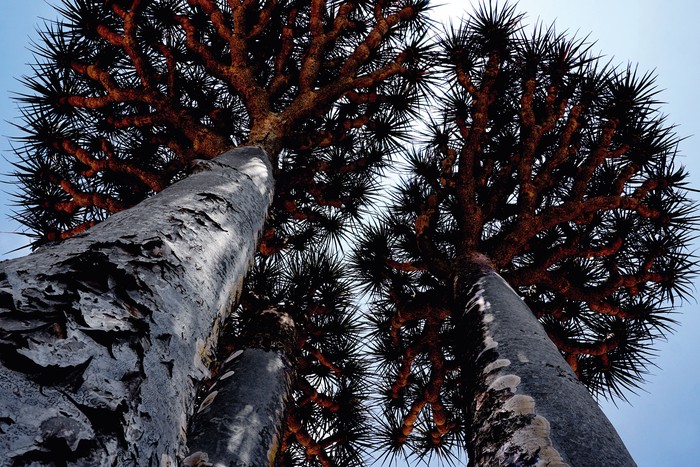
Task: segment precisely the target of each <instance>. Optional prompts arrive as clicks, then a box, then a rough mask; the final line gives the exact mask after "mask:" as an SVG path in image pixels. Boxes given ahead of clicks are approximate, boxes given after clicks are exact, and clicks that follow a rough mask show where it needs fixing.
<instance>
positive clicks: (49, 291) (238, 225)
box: [0, 148, 273, 466]
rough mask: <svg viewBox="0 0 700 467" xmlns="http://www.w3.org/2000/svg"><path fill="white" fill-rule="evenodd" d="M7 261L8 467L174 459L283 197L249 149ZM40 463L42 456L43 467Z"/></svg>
mask: <svg viewBox="0 0 700 467" xmlns="http://www.w3.org/2000/svg"><path fill="white" fill-rule="evenodd" d="M200 168H201V170H199V171H198V172H197V173H195V174H193V175H191V176H190V177H188V178H187V179H185V180H183V181H181V182H178V183H176V184H174V185H172V186H171V187H169V188H167V189H166V190H164V191H162V192H161V193H159V194H157V195H155V196H153V197H151V198H149V199H147V200H146V201H144V202H142V203H141V204H139V205H137V206H136V207H134V208H132V209H129V210H127V211H123V212H121V213H118V214H115V215H114V216H112V217H110V218H109V219H107V220H106V221H104V222H103V223H101V224H99V225H97V226H96V227H94V228H92V229H91V230H90V231H88V232H87V233H85V234H82V235H79V236H77V237H75V238H72V239H69V240H67V241H65V242H63V243H61V244H58V245H54V246H46V247H43V248H41V249H39V250H37V251H36V252H34V253H32V254H30V255H28V256H26V257H23V258H18V259H14V260H9V261H5V262H3V263H1V264H0V361H1V363H2V365H0V430H1V431H0V433H2V435H1V436H0V464H2V465H23V464H30V463H32V462H35V463H37V464H43V463H46V464H53V465H90V466H93V465H120V466H121V465H133V466H140V465H175V464H176V459H182V458H183V457H184V456H185V454H186V452H185V450H186V427H187V416H188V415H190V414H191V413H192V411H193V407H194V403H195V390H196V385H197V382H198V381H199V380H201V379H203V378H205V377H206V376H207V373H208V370H207V359H208V358H209V356H210V353H211V351H212V349H213V348H214V345H215V340H216V335H217V328H218V326H219V325H220V323H221V322H222V320H223V318H224V316H225V315H226V314H227V313H228V311H229V310H230V307H231V305H232V303H233V302H234V301H235V300H236V298H237V293H238V292H239V290H240V287H241V283H242V281H243V278H244V275H245V273H246V270H247V268H248V266H249V264H250V263H251V261H252V258H253V254H254V251H255V247H256V241H257V238H258V236H259V234H260V232H261V230H262V228H263V224H264V221H265V216H266V211H267V208H268V206H269V204H270V203H271V200H272V193H273V179H272V172H271V167H270V164H269V163H268V161H267V157H266V155H265V153H264V152H263V151H262V150H261V149H258V148H238V149H234V150H231V151H229V152H227V153H225V154H223V155H221V156H219V157H218V158H216V159H214V160H212V161H209V162H205V163H202V164H201V165H200ZM33 465H35V464H33Z"/></svg>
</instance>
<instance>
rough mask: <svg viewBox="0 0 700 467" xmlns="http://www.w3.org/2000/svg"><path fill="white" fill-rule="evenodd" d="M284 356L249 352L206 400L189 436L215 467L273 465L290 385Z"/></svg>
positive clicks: (288, 371) (194, 445) (193, 449)
mask: <svg viewBox="0 0 700 467" xmlns="http://www.w3.org/2000/svg"><path fill="white" fill-rule="evenodd" d="M290 374H291V368H290V363H289V361H288V360H287V359H286V358H285V357H284V356H283V355H282V353H281V352H278V351H274V350H270V351H266V350H262V349H246V350H244V351H243V353H242V354H241V355H240V357H239V359H238V360H237V361H236V362H235V364H234V366H233V368H232V369H231V370H228V371H225V372H224V373H223V374H222V377H221V378H223V380H222V381H218V382H217V383H216V384H215V385H214V386H212V388H211V390H210V392H209V394H208V395H207V396H206V397H205V398H204V400H203V402H202V406H201V407H200V409H199V413H198V414H197V415H196V416H195V421H194V425H193V429H192V434H191V435H190V442H189V446H190V449H191V450H192V451H194V452H202V453H206V455H207V458H208V460H209V462H210V463H211V464H212V465H213V466H215V467H249V466H260V467H263V466H266V465H268V466H269V465H273V463H274V460H275V456H276V454H277V449H278V448H279V436H280V430H281V425H282V422H283V419H284V410H285V407H286V401H287V395H288V394H289V390H290V384H291V381H290V379H289V375H290Z"/></svg>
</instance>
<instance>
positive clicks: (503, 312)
mask: <svg viewBox="0 0 700 467" xmlns="http://www.w3.org/2000/svg"><path fill="white" fill-rule="evenodd" d="M462 279H464V278H462ZM470 289H471V292H470ZM457 290H458V291H459V293H460V294H461V295H462V296H464V297H466V296H467V294H469V297H468V302H467V303H466V313H465V315H464V317H463V319H462V325H463V326H464V328H463V329H464V332H465V333H466V334H468V338H465V340H464V341H465V346H466V347H465V348H463V349H461V351H462V354H463V355H465V362H464V363H463V364H464V365H465V368H466V370H467V371H465V374H466V378H467V381H466V382H465V386H466V389H467V399H466V404H467V407H466V415H467V424H468V427H467V431H468V441H469V442H468V444H469V459H470V461H469V465H470V466H489V467H493V466H550V467H555V466H560V467H563V466H581V467H588V466H606V465H609V466H616V467H623V466H634V465H636V464H635V463H634V461H633V460H632V458H631V456H630V455H629V453H628V452H627V449H626V448H625V446H624V444H623V443H622V440H621V439H620V437H619V436H618V434H617V432H616V431H615V429H614V428H613V426H612V424H611V423H610V421H609V420H608V419H607V417H606V416H605V415H604V414H603V412H602V411H601V410H600V407H599V406H598V404H597V403H596V401H595V400H594V399H593V397H591V395H590V393H589V392H588V390H587V389H586V387H585V386H584V385H583V384H582V383H581V382H580V381H579V380H578V379H577V378H576V376H575V375H574V373H573V371H572V370H571V368H570V367H569V365H568V364H567V363H566V361H565V360H564V358H563V357H562V356H561V354H560V353H559V351H558V350H557V348H556V346H555V345H554V344H553V343H552V342H551V341H550V340H549V338H548V337H547V334H546V333H545V331H544V329H543V328H542V326H541V325H540V323H539V322H538V321H537V319H536V318H535V315H534V314H533V313H532V311H530V309H529V308H528V307H527V305H525V303H524V302H523V301H522V300H521V299H520V297H519V296H518V295H517V294H516V293H515V291H514V290H513V289H512V288H511V287H510V286H509V285H508V284H507V283H506V282H505V281H504V280H503V279H502V278H501V277H500V276H499V275H498V274H496V273H495V272H493V271H486V272H485V273H482V274H481V277H478V278H477V280H476V281H473V280H472V281H470V280H468V279H467V280H461V281H458V282H457ZM465 301H467V299H466V298H465ZM474 344H476V345H474Z"/></svg>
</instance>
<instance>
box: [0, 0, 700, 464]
mask: <svg viewBox="0 0 700 467" xmlns="http://www.w3.org/2000/svg"><path fill="white" fill-rule="evenodd" d="M51 2H52V3H56V2H57V0H51ZM440 3H442V4H444V5H443V6H442V7H440V8H439V9H437V11H436V15H439V17H440V18H441V19H446V18H454V19H458V18H459V17H460V16H462V13H463V11H464V9H465V8H469V4H470V3H472V4H475V3H476V2H473V1H472V2H467V1H464V0H462V1H458V0H442V1H441V2H440ZM518 9H519V10H520V11H522V12H525V13H527V16H526V23H528V24H530V25H532V24H534V23H535V22H536V21H537V19H538V18H539V19H541V20H542V21H543V22H544V23H545V24H550V23H551V22H553V21H555V20H556V24H557V29H558V30H568V31H570V32H572V33H577V36H580V37H583V36H586V35H589V34H590V35H589V39H590V40H592V41H595V42H596V44H595V45H594V46H593V50H594V51H596V52H600V53H601V54H603V55H605V56H606V57H607V58H611V59H612V61H613V63H620V64H622V65H625V64H627V63H628V62H631V63H638V64H639V67H640V70H654V69H655V70H656V73H657V75H658V79H657V83H658V86H659V88H661V89H663V90H664V91H663V92H662V94H661V96H660V98H661V100H663V101H664V102H666V104H664V105H663V107H662V111H663V112H664V113H666V114H668V116H669V121H670V122H673V123H675V124H677V125H678V128H677V132H678V134H679V136H682V137H687V138H686V139H685V140H684V141H683V142H682V143H681V145H680V153H681V154H682V157H681V158H680V162H681V163H682V164H684V165H685V166H686V167H687V168H688V170H689V171H690V173H691V184H692V186H693V187H694V188H700V155H699V154H698V153H699V152H700V139H699V138H700V118H698V106H699V105H700V82H699V81H698V76H699V74H700V64H699V63H698V58H699V54H698V51H697V45H698V44H700V25H698V23H697V19H698V18H700V2H698V3H696V2H693V1H690V0H670V1H667V2H660V1H658V0H587V1H573V0H522V1H520V2H519V6H518ZM54 17H55V14H54V13H53V11H52V9H51V7H50V6H49V4H48V3H46V2H44V0H22V1H10V0H5V1H4V2H3V5H2V9H1V10H0V58H1V61H0V64H1V65H2V66H1V67H0V151H1V154H2V155H3V156H4V157H6V158H8V159H10V160H11V159H13V157H14V156H13V154H12V152H11V151H9V148H10V144H9V142H8V139H7V136H8V135H17V134H18V131H17V130H16V129H15V128H13V127H12V126H11V125H10V124H9V123H8V121H9V122H12V121H15V122H17V121H18V120H17V117H18V115H19V112H18V110H17V108H16V105H15V104H14V103H13V102H12V101H11V92H18V91H22V88H21V86H20V84H19V83H18V82H17V81H16V79H15V78H18V77H20V76H21V75H23V74H28V73H29V72H30V70H29V67H28V66H27V65H26V64H27V63H29V62H31V60H32V59H31V55H30V53H29V52H28V45H29V41H30V39H31V38H35V37H36V33H35V27H36V26H37V25H40V24H41V19H40V18H54ZM10 170H11V168H10V167H9V165H8V164H7V163H6V162H5V161H4V160H0V172H1V173H3V174H4V173H7V172H9V171H10ZM2 180H3V181H5V182H7V184H3V185H1V186H0V258H8V257H10V256H16V255H17V254H23V253H22V252H20V253H15V254H14V255H7V254H5V253H6V252H8V251H9V250H12V249H13V248H15V247H17V246H20V245H21V244H22V243H23V242H24V240H23V237H21V236H19V235H15V234H12V233H10V232H15V231H17V230H18V229H19V226H18V225H17V224H16V223H14V222H13V221H11V220H10V219H9V218H8V216H9V214H10V212H11V209H10V207H9V206H8V205H9V203H10V200H9V197H8V195H7V192H11V191H12V190H13V185H12V179H11V178H9V177H5V176H3V177H2ZM694 248H696V249H697V248H698V246H697V245H695V246H694ZM697 282H700V281H696V283H697ZM696 288H697V286H696ZM677 311H678V313H679V314H678V315H677V316H676V318H677V319H678V320H679V321H680V326H679V327H678V329H677V331H676V333H675V334H673V335H671V336H670V337H669V339H668V341H667V342H659V343H658V350H659V355H658V357H657V358H656V359H655V363H656V364H657V365H658V368H652V369H651V374H650V375H649V377H648V382H647V384H645V385H644V386H643V388H642V389H643V390H642V391H640V393H639V395H634V394H630V395H629V401H630V403H629V404H628V403H625V402H619V401H618V403H617V407H615V406H614V405H612V404H610V403H606V402H603V403H602V406H603V408H604V410H605V412H606V414H608V416H609V417H610V419H611V421H612V422H613V424H614V425H615V427H616V428H617V429H618V431H619V432H620V435H621V436H622V439H623V440H624V441H625V443H626V445H627V447H628V449H629V450H630V452H631V453H632V455H633V457H634V458H635V460H636V461H637V463H638V464H639V466H640V467H666V466H668V467H678V466H683V467H700V455H698V454H697V443H698V442H699V441H700V398H698V397H697V390H698V388H700V373H699V371H698V368H699V367H700V365H698V361H697V360H696V358H697V356H698V355H700V338H699V337H700V307H699V306H698V304H697V303H695V301H692V302H691V303H687V304H684V305H683V306H682V307H681V308H679V309H678V310H677ZM591 449H595V446H591Z"/></svg>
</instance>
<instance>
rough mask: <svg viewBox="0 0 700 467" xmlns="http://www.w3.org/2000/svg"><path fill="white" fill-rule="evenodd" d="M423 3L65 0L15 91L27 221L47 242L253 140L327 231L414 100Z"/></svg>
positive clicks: (285, 198)
mask: <svg viewBox="0 0 700 467" xmlns="http://www.w3.org/2000/svg"><path fill="white" fill-rule="evenodd" d="M426 8H427V6H426V3H425V2H424V1H423V0H400V1H367V0H362V1H354V0H348V1H336V0H332V1H323V0H321V1H319V0H283V1H276V0H267V1H263V0H260V1H258V0H256V1H250V2H248V1H247V2H227V1H223V0H109V1H102V0H62V6H60V7H59V8H58V12H59V14H60V15H61V19H60V20H58V21H56V22H53V23H49V24H47V25H46V30H45V31H44V32H43V33H42V34H41V38H40V40H39V42H38V43H37V44H36V45H35V54H36V56H37V63H36V65H35V66H34V74H33V75H32V76H30V77H27V78H25V80H24V81H25V84H26V86H27V88H28V91H27V92H26V93H25V94H24V95H21V96H20V98H19V100H20V102H21V105H22V112H23V115H24V123H23V124H22V125H21V129H22V130H23V131H24V136H23V137H22V138H21V139H20V142H21V145H20V147H19V148H18V150H17V153H18V154H19V156H20V159H21V161H20V162H19V163H18V164H17V176H18V177H19V179H20V182H21V187H22V188H21V193H20V194H19V196H18V205H20V206H21V208H22V211H21V212H19V213H18V215H17V218H18V220H19V221H20V222H21V223H23V224H24V225H25V226H26V227H27V228H28V229H29V231H30V232H31V233H32V234H33V235H34V236H35V238H36V244H40V243H42V242H46V241H51V240H60V239H63V238H67V237H69V236H71V235H74V234H76V233H78V232H81V231H83V230H85V229H86V228H88V227H89V226H91V225H93V224H94V223H95V222H99V221H100V220H102V219H103V218H105V217H106V216H108V215H109V214H111V213H114V212H117V211H120V210H122V209H125V208H127V207H129V206H132V205H134V204H136V203H138V202H139V201H141V200H142V199H144V198H145V197H147V196H149V195H151V194H152V193H155V192H158V191H160V190H162V189H163V188H164V187H166V186H168V185H169V184H171V183H172V182H174V181H176V180H178V179H180V178H181V177H183V176H185V175H186V174H187V173H188V172H189V170H190V169H191V166H192V164H193V161H195V160H196V159H210V158H213V157H216V156H217V155H218V154H220V153H222V152H223V151H224V150H226V149H227V148H228V147H230V146H232V145H241V144H258V145H262V146H263V147H264V148H266V150H267V151H268V153H269V155H270V157H271V159H272V162H273V167H274V169H275V171H276V175H277V177H276V178H277V191H278V193H279V194H278V198H277V206H279V207H281V208H283V209H284V210H286V211H287V214H285V215H287V216H288V217H293V218H295V219H302V220H307V221H308V222H307V223H309V222H310V223H316V224H317V225H318V227H317V228H320V229H322V228H328V229H330V230H331V231H332V230H333V229H334V228H336V224H337V223H338V221H339V219H338V216H339V214H338V212H341V213H342V211H343V209H345V208H347V209H346V210H347V211H348V213H349V214H350V215H352V214H354V212H355V211H356V209H357V205H358V204H361V202H362V201H363V199H364V198H363V196H364V192H365V190H366V186H367V184H368V181H367V177H368V174H372V173H373V170H376V169H377V167H379V166H380V165H381V164H380V163H381V161H383V160H384V159H386V158H387V157H389V156H390V155H391V153H392V151H393V150H394V148H395V145H396V142H397V140H399V139H401V137H402V136H403V131H404V129H405V126H406V124H407V119H408V118H409V117H410V115H411V114H412V112H413V111H414V110H415V106H416V105H417V102H418V97H419V94H420V92H419V90H420V87H421V86H422V83H423V77H424V76H423V75H424V73H423V65H422V63H423V55H424V52H425V51H424V45H423V39H422V37H423V36H422V34H423V30H424V28H425V23H426V20H425V18H424V15H423V13H424V11H425V10H426ZM358 172H361V174H360V175H358V176H357V177H356V176H355V174H357V173H358ZM282 174H288V175H289V176H282ZM348 199H352V201H348ZM317 206H321V208H320V209H316V208H317ZM329 207H330V208H333V209H335V208H338V207H340V208H341V209H340V211H338V212H334V213H331V214H329V213H328V210H329V209H326V208H329ZM301 230H304V229H301ZM286 234H287V233H285V235H283V236H281V237H280V238H277V241H276V243H275V245H273V246H271V248H276V247H277V246H278V245H277V244H278V243H280V242H281V243H284V242H287V241H288V240H287V235H286Z"/></svg>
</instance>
